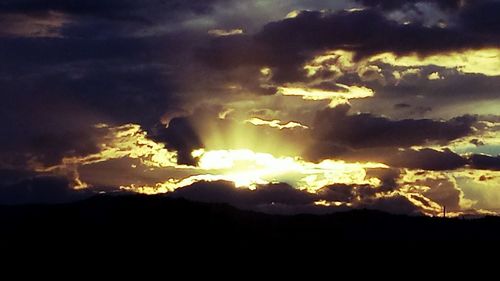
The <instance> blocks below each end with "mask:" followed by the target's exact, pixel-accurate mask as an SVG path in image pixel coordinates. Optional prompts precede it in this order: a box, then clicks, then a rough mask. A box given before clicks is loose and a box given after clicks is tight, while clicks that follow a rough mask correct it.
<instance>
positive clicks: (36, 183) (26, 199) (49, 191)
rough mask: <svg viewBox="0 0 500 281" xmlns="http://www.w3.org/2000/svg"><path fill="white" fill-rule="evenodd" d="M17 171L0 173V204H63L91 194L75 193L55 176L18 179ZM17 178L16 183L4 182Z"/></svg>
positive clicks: (66, 182) (64, 181)
mask: <svg viewBox="0 0 500 281" xmlns="http://www.w3.org/2000/svg"><path fill="white" fill-rule="evenodd" d="M19 173H20V172H18V171H6V170H3V171H0V204H34V203H64V202H69V201H75V200H79V199H83V198H85V197H88V196H90V195H91V194H92V193H87V192H85V191H82V192H77V191H75V190H73V189H72V188H71V187H70V186H69V182H68V180H67V179H66V178H63V177H55V176H37V175H34V176H33V177H31V178H29V177H25V176H26V174H25V173H22V172H21V173H22V174H23V176H22V177H20V178H19V177H18V175H19ZM7 174H10V178H12V177H18V178H17V181H10V182H9V181H6V178H8V177H9V176H7V177H6V175H7ZM15 174H17V175H15Z"/></svg>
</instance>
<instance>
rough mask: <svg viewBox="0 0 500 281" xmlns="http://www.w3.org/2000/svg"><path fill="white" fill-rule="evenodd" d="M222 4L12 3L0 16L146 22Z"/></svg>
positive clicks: (0, 8)
mask: <svg viewBox="0 0 500 281" xmlns="http://www.w3.org/2000/svg"><path fill="white" fill-rule="evenodd" d="M216 2H222V0H205V1H197V0H191V1H190V0H188V1H186V0H143V1H140V2H138V1H134V0H87V1H66V0H51V1H47V0H15V1H10V0H7V1H2V3H0V13H21V14H30V13H34V14H37V13H46V12H50V11H55V12H61V13H65V14H69V15H78V16H94V17H103V18H108V19H115V20H142V21H145V22H147V21H148V19H147V18H146V16H147V15H148V14H149V15H151V14H154V15H158V14H160V13H164V14H165V13H166V14H168V15H170V16H172V15H175V14H179V13H187V12H190V13H193V14H202V13H207V12H210V11H211V10H212V8H213V5H214V3H216Z"/></svg>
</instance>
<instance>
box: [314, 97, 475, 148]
mask: <svg viewBox="0 0 500 281" xmlns="http://www.w3.org/2000/svg"><path fill="white" fill-rule="evenodd" d="M349 110H350V106H349V105H339V106H337V107H335V108H327V109H324V110H322V111H319V112H318V113H317V116H316V118H315V121H314V127H313V136H314V138H315V139H316V140H318V141H327V142H332V143H335V144H340V145H344V146H348V147H352V148H364V147H391V146H394V147H408V146H412V145H423V144H427V143H447V142H449V141H451V140H455V139H458V138H461V137H464V136H467V135H469V134H470V133H471V132H472V129H471V126H472V124H473V122H474V120H475V119H474V118H473V117H467V116H465V117H460V118H454V119H451V120H448V121H435V120H430V119H418V120H414V119H406V120H390V119H387V118H385V117H377V116H374V115H371V114H366V113H363V114H355V115H349V114H348V112H349Z"/></svg>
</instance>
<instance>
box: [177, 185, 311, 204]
mask: <svg viewBox="0 0 500 281" xmlns="http://www.w3.org/2000/svg"><path fill="white" fill-rule="evenodd" d="M170 196H172V197H181V198H186V199H190V200H194V201H200V202H210V203H229V204H232V205H235V206H239V207H246V208H248V207H251V208H255V207H256V206H258V205H270V204H287V205H304V204H306V205H307V204H312V203H313V202H314V201H315V199H316V196H315V195H314V194H311V193H307V192H304V191H300V190H298V189H295V188H293V187H291V186H290V185H287V184H284V183H280V184H269V185H262V186H258V187H257V188H256V189H255V190H250V189H246V188H235V187H234V184H233V183H230V182H198V183H195V184H192V185H190V186H187V187H183V188H180V189H177V190H176V191H175V192H173V193H172V194H171V195H170Z"/></svg>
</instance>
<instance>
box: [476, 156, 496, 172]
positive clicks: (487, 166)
mask: <svg viewBox="0 0 500 281" xmlns="http://www.w3.org/2000/svg"><path fill="white" fill-rule="evenodd" d="M470 165H471V168H474V169H481V170H493V171H500V156H489V155H482V154H474V155H472V156H471V157H470Z"/></svg>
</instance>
